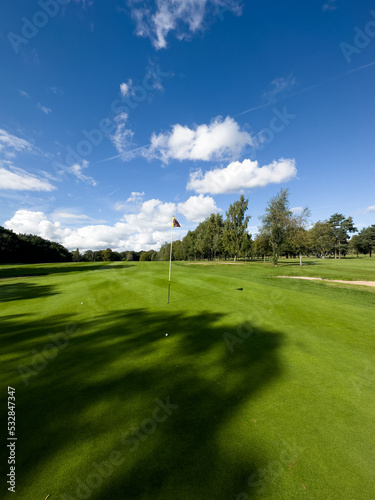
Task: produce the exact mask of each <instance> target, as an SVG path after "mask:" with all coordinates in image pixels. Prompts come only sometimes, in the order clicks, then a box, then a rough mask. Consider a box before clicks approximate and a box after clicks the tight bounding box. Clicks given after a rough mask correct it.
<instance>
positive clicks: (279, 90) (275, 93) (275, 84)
mask: <svg viewBox="0 0 375 500" xmlns="http://www.w3.org/2000/svg"><path fill="white" fill-rule="evenodd" d="M296 85H297V80H296V79H295V77H294V76H293V75H289V76H287V77H286V78H284V77H280V78H275V79H274V80H272V82H271V83H269V85H268V86H267V89H266V90H265V92H264V93H263V97H264V98H265V99H266V100H267V102H268V103H273V102H275V101H276V99H277V98H280V97H283V96H285V95H286V94H287V93H288V92H290V91H291V90H292V89H294V88H295V87H296Z"/></svg>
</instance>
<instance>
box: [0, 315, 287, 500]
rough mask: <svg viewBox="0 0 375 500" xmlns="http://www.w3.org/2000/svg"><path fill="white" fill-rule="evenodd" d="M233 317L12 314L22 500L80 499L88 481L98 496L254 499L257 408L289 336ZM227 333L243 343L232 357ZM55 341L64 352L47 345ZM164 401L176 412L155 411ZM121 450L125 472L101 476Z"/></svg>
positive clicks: (8, 347)
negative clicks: (41, 318)
mask: <svg viewBox="0 0 375 500" xmlns="http://www.w3.org/2000/svg"><path fill="white" fill-rule="evenodd" d="M225 317H226V316H225V315H224V314H212V313H210V312H207V313H201V314H191V315H189V314H184V313H181V312H180V311H178V312H174V311H168V312H166V313H163V312H157V313H153V312H150V311H148V310H142V309H133V310H129V311H125V312H124V311H115V312H111V313H107V314H104V315H102V316H97V317H95V318H93V319H90V320H89V321H85V322H78V323H77V324H75V323H72V321H74V317H67V316H65V317H63V316H55V317H50V318H49V320H48V321H45V322H44V323H42V324H41V323H40V322H33V321H28V322H27V324H24V323H23V322H21V321H17V320H16V319H14V318H12V317H8V318H7V319H6V320H5V322H4V323H5V328H6V329H7V330H8V331H10V332H13V333H14V335H8V336H6V337H5V342H4V349H3V351H2V352H3V353H4V355H6V354H7V353H13V355H15V356H17V359H16V361H14V360H12V359H10V360H7V361H6V373H7V375H8V377H9V380H8V383H9V384H14V385H13V387H14V386H16V387H17V435H18V436H19V437H20V438H21V440H22V447H21V446H20V447H19V450H18V455H17V465H18V469H17V470H18V471H19V477H20V479H19V481H18V484H17V487H18V490H19V494H20V495H21V497H22V498H23V496H22V495H24V497H25V498H34V497H35V498H36V497H37V496H38V495H39V496H40V497H43V498H44V497H45V496H46V495H47V494H49V493H51V496H52V495H53V497H55V498H69V500H72V499H77V498H80V496H79V494H78V493H79V492H77V489H79V488H81V490H79V491H81V493H82V491H83V490H82V488H84V486H83V483H85V484H86V492H87V491H89V494H88V497H90V498H92V499H97V500H99V499H100V500H106V499H113V498H116V499H119V500H121V499H129V498H133V499H141V498H142V499H163V500H164V499H166V500H169V499H173V500H174V499H198V500H200V499H211V498H212V499H223V500H224V499H229V498H236V496H237V495H238V494H239V493H240V492H242V491H245V492H246V494H247V495H248V496H249V498H250V497H251V496H253V495H254V494H255V490H254V489H253V491H252V490H251V488H249V486H247V479H248V478H249V476H250V475H251V474H253V473H255V472H256V470H257V466H256V464H259V463H264V464H265V463H266V461H267V457H265V456H262V453H260V452H259V450H258V451H257V452H255V451H254V450H253V447H252V430H251V429H252V427H251V425H252V424H251V418H250V417H251V415H250V413H249V403H251V400H252V399H253V398H254V397H255V396H257V395H259V393H260V392H261V391H262V390H263V389H265V388H266V387H267V386H268V385H269V384H272V382H273V381H275V379H276V377H278V376H279V375H280V373H281V368H280V363H279V359H278V349H279V348H280V345H281V342H282V339H283V334H282V333H279V332H273V331H272V332H271V331H265V330H262V329H260V328H258V327H256V328H253V327H251V325H249V324H247V325H246V329H245V330H244V329H243V328H242V329H240V330H237V328H238V327H239V326H240V325H237V324H236V325H233V324H232V325H231V324H227V325H226V326H223V324H225ZM51 332H52V334H51ZM239 332H240V333H241V334H242V337H243V338H240V337H239V336H238V335H239ZM244 332H246V335H244ZM166 333H168V337H166V336H165V334H166ZM226 333H230V334H232V335H235V336H236V337H237V340H238V339H239V341H238V342H237V343H236V344H235V345H233V346H232V351H233V352H230V350H229V349H228V346H227V344H226V342H225V340H224V338H223V335H224V334H226ZM51 335H52V336H51ZM33 336H34V337H35V342H34V344H30V338H33ZM53 338H55V339H56V343H59V344H60V347H58V348H57V347H56V348H55V349H53V348H50V349H48V348H47V347H46V344H47V343H48V344H51V339H53ZM232 340H233V338H232ZM36 352H37V353H39V354H40V356H39V358H36V354H35V353H36ZM47 352H48V356H47ZM22 356H23V357H22ZM20 357H21V359H19V358H20ZM20 367H23V368H21V369H20ZM25 367H27V368H28V369H30V372H27V376H25V373H26V371H25ZM22 370H23V371H24V375H23V379H24V381H26V383H27V385H25V384H24V382H23V381H22V379H21V377H20V375H19V374H18V373H17V371H20V372H22ZM167 398H169V400H170V403H171V404H173V405H175V406H174V407H173V409H172V410H170V411H169V412H163V411H162V410H161V409H160V410H157V413H155V411H156V408H160V401H164V403H165V402H167V401H168V399H167ZM176 406H177V407H176ZM156 414H157V415H158V418H160V420H155V419H156V418H157V417H155V415H156ZM161 416H166V418H164V417H163V419H161ZM233 422H236V423H235V424H234V423H233ZM237 424H238V425H239V428H238V425H237ZM113 451H117V452H118V454H119V455H117V456H118V457H121V460H118V462H121V464H118V465H112V466H111V467H110V469H111V471H110V473H109V472H108V470H110V469H106V472H103V474H101V475H100V474H99V473H98V472H97V469H98V467H99V468H100V466H99V465H98V464H102V463H103V462H106V463H107V464H108V463H109V462H108V460H109V456H111V455H110V454H111V453H112V452H113ZM95 464H96V465H95ZM103 467H104V466H103ZM103 471H104V469H103ZM93 473H94V475H95V474H96V475H97V481H96V483H95V481H94V479H92V481H91V479H90V477H91V478H92V477H93V476H92V474H93ZM90 474H91V476H90ZM98 474H99V476H98ZM106 474H107V475H106ZM98 477H99V479H98ZM88 483H89V484H88ZM41 488H42V489H41ZM43 495H44V496H43ZM59 495H60V496H59ZM63 495H66V496H65V497H64V496H63ZM67 495H69V496H67ZM88 497H87V498H88ZM81 498H83V497H82V496H81ZM243 498H244V497H243Z"/></svg>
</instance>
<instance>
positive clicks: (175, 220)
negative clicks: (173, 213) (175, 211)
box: [172, 217, 181, 227]
mask: <svg viewBox="0 0 375 500" xmlns="http://www.w3.org/2000/svg"><path fill="white" fill-rule="evenodd" d="M172 227H181V226H180V223H179V222H178V220H177V219H176V218H175V217H173V218H172Z"/></svg>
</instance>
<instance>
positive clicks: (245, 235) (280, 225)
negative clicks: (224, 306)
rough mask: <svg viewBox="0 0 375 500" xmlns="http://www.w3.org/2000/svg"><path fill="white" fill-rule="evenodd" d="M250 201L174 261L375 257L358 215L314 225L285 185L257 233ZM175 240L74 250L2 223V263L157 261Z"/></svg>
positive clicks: (182, 244) (197, 234)
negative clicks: (294, 206) (155, 246)
mask: <svg viewBox="0 0 375 500" xmlns="http://www.w3.org/2000/svg"><path fill="white" fill-rule="evenodd" d="M248 204H249V200H248V199H245V197H244V196H243V195H242V196H241V197H240V199H239V200H238V201H235V202H234V203H232V204H231V205H230V206H229V208H228V211H227V212H226V216H225V218H224V217H223V216H222V215H221V214H218V213H213V214H211V215H210V216H209V217H207V218H206V219H205V220H204V221H203V222H201V223H200V224H199V225H198V226H197V227H196V229H195V230H194V231H189V232H188V233H187V234H186V236H185V237H184V238H182V239H181V240H177V241H174V242H173V247H172V259H173V260H198V259H199V260H203V259H207V260H215V259H224V260H226V259H234V261H236V260H237V259H239V258H242V259H244V260H249V259H254V258H262V259H263V260H266V258H271V259H272V261H273V263H274V264H275V265H277V263H278V261H279V259H280V257H283V256H284V257H296V256H298V257H299V259H300V264H301V265H302V258H303V256H315V257H321V258H327V257H334V258H339V259H341V257H343V256H345V255H347V254H348V253H353V254H357V256H358V255H359V254H364V255H369V256H370V257H371V256H372V252H373V251H374V250H375V225H372V226H369V227H366V228H364V229H362V230H361V231H360V232H359V233H358V234H356V235H354V236H351V235H352V234H353V233H356V232H357V228H356V227H355V226H354V222H353V218H352V217H345V216H344V215H343V214H340V213H335V214H333V215H331V217H330V218H329V219H327V220H323V221H318V222H316V223H315V224H314V225H311V224H310V222H309V219H310V210H309V209H308V208H304V209H303V210H301V211H300V212H298V213H293V212H292V210H290V206H289V191H288V190H287V189H282V190H281V191H280V192H279V193H278V194H277V195H276V196H275V197H273V198H271V200H270V201H269V202H268V204H267V207H266V209H265V212H264V214H263V216H262V217H261V218H260V220H261V226H260V230H259V233H258V234H257V235H256V236H255V237H254V238H252V235H251V234H250V233H249V232H248V223H249V220H250V218H251V216H250V215H249V214H248V213H247V210H248ZM169 257H170V243H164V244H163V245H162V246H161V248H160V250H159V251H156V250H149V251H140V252H135V251H132V250H127V251H124V252H116V251H113V250H111V249H110V248H107V249H105V250H96V251H93V250H86V251H85V252H83V253H81V252H80V251H79V249H78V248H77V249H76V250H74V251H73V252H69V250H67V249H66V248H65V247H64V246H62V245H60V244H59V243H55V242H51V241H48V240H46V239H44V238H41V237H39V236H34V235H31V234H28V235H27V234H15V233H14V232H13V231H11V230H8V229H4V228H3V227H1V226H0V262H1V263H20V262H23V263H37V262H71V261H73V262H101V261H155V260H169Z"/></svg>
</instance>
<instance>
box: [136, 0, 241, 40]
mask: <svg viewBox="0 0 375 500" xmlns="http://www.w3.org/2000/svg"><path fill="white" fill-rule="evenodd" d="M127 3H128V6H129V8H130V11H131V15H132V17H133V19H134V21H135V23H136V34H137V35H138V36H142V37H148V38H150V39H151V41H152V44H153V45H154V47H155V48H156V49H163V48H166V46H167V37H168V34H169V33H170V32H174V33H175V35H176V37H177V38H178V39H179V40H184V39H189V38H190V37H191V36H192V35H193V34H195V33H198V32H199V31H203V30H204V29H205V27H206V25H207V22H208V20H209V18H210V17H211V18H214V17H222V16H223V13H224V12H226V11H229V12H232V13H233V14H236V15H241V12H242V9H241V2H239V1H236V0H156V1H155V2H150V1H149V2H144V1H142V2H141V1H140V0H128V2H127Z"/></svg>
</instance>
